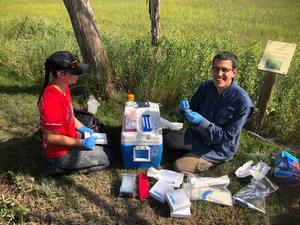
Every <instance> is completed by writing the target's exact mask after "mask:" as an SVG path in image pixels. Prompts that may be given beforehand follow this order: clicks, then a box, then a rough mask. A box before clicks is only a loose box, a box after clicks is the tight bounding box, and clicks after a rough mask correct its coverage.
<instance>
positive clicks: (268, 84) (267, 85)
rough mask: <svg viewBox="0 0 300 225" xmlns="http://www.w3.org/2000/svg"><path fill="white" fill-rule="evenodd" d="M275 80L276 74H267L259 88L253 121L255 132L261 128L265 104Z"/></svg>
mask: <svg viewBox="0 0 300 225" xmlns="http://www.w3.org/2000/svg"><path fill="white" fill-rule="evenodd" d="M275 79H276V73H272V72H267V73H266V74H265V76H264V81H263V85H262V87H261V91H260V95H259V99H258V112H257V115H256V118H255V121H254V123H255V127H254V129H255V130H259V129H260V128H261V126H262V123H263V120H264V117H265V114H266V109H267V104H268V101H269V99H270V96H271V93H272V88H273V85H274V82H275Z"/></svg>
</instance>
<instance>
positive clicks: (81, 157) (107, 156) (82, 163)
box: [48, 145, 113, 171]
mask: <svg viewBox="0 0 300 225" xmlns="http://www.w3.org/2000/svg"><path fill="white" fill-rule="evenodd" d="M112 159H113V153H112V151H111V150H110V149H109V148H107V147H103V146H98V145H96V147H95V148H94V149H93V150H87V149H84V148H81V147H74V148H71V149H70V150H69V152H68V154H67V155H65V156H63V157H60V158H56V159H50V158H49V159H48V161H49V163H50V164H52V165H53V166H55V167H57V168H60V169H64V170H67V171H74V170H82V169H93V168H97V170H100V169H104V168H105V167H107V166H109V164H110V162H111V161H112Z"/></svg>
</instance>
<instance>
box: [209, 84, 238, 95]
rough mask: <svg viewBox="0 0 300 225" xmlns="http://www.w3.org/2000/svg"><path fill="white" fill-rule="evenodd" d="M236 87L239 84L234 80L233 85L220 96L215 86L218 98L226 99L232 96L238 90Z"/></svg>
mask: <svg viewBox="0 0 300 225" xmlns="http://www.w3.org/2000/svg"><path fill="white" fill-rule="evenodd" d="M236 86H237V83H236V81H234V80H233V81H232V83H231V84H230V86H229V87H228V88H226V89H225V91H223V92H222V93H221V94H218V92H217V88H216V87H215V86H214V89H215V92H216V96H218V98H223V97H226V96H228V95H230V94H232V92H233V90H234V89H235V88H236Z"/></svg>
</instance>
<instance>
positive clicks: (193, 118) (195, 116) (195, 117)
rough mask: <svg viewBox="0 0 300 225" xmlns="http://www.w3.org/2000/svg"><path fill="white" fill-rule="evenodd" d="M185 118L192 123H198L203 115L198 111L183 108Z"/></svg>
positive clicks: (202, 118)
mask: <svg viewBox="0 0 300 225" xmlns="http://www.w3.org/2000/svg"><path fill="white" fill-rule="evenodd" d="M185 116H186V119H187V120H188V121H189V122H191V123H193V124H200V123H202V121H203V120H204V117H203V116H201V115H200V114H199V113H197V112H194V111H192V110H185Z"/></svg>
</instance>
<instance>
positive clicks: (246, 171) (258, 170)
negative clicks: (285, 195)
mask: <svg viewBox="0 0 300 225" xmlns="http://www.w3.org/2000/svg"><path fill="white" fill-rule="evenodd" d="M252 164H253V161H252V160H250V161H248V162H246V163H245V164H244V165H243V166H241V167H239V168H238V169H237V170H236V171H235V175H236V176H237V177H239V178H244V177H247V176H249V175H251V176H252V177H254V179H255V180H261V179H262V178H263V177H264V176H265V175H266V174H267V173H268V171H269V170H270V169H271V168H270V167H269V166H268V165H267V164H266V163H264V162H262V161H260V162H258V163H257V164H256V165H255V166H252Z"/></svg>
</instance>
